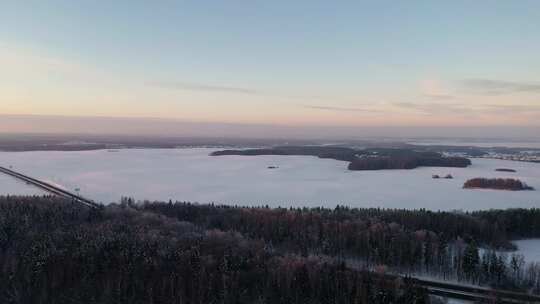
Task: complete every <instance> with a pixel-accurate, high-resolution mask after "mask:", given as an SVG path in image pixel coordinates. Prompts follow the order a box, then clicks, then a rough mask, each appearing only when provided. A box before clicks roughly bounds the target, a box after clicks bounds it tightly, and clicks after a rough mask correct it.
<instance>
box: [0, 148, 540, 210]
mask: <svg viewBox="0 0 540 304" xmlns="http://www.w3.org/2000/svg"><path fill="white" fill-rule="evenodd" d="M214 150H215V149H163V150H159V149H156V150H152V149H140V150H136V149H133V150H119V151H118V152H108V151H105V150H100V151H83V152H19V153H17V152H0V165H2V166H6V167H7V166H13V168H14V170H17V171H20V172H22V173H26V174H28V175H30V176H32V177H36V178H39V179H42V180H45V181H49V182H53V183H55V184H58V185H61V186H63V187H65V188H67V189H71V190H73V189H75V188H80V189H81V194H82V195H84V196H86V197H89V198H91V199H94V200H97V201H101V202H104V203H109V202H113V201H118V200H119V199H120V197H121V196H130V197H134V198H135V199H140V200H143V199H149V200H169V199H172V200H182V201H193V202H200V203H210V202H216V203H224V204H240V205H266V204H268V205H270V206H327V207H334V206H335V205H337V204H341V205H349V206H353V207H387V208H426V209H431V210H453V209H462V210H477V209H489V208H513V207H540V191H538V190H540V164H534V163H524V162H511V161H503V160H489V159H473V160H472V161H473V165H472V166H471V167H469V168H418V169H414V170H384V171H354V172H353V171H348V170H347V164H348V163H347V162H340V161H336V160H331V159H318V158H316V157H310V156H253V157H249V156H220V157H211V156H208V154H209V153H210V152H212V151H214ZM270 165H275V166H279V168H278V169H268V168H267V167H268V166H270ZM501 167H504V168H512V169H516V170H517V171H518V172H517V173H505V172H496V171H495V169H496V168H501ZM448 173H450V174H452V175H453V176H454V179H452V180H446V179H438V180H436V179H432V178H431V176H432V175H433V174H439V175H446V174H448ZM473 177H515V178H519V179H521V180H522V181H525V182H526V183H528V184H529V185H530V186H533V187H535V188H536V189H538V190H537V191H518V192H511V191H496V190H465V189H462V188H461V187H462V185H463V183H464V182H465V180H467V179H469V178H473ZM0 193H4V194H36V193H40V192H39V191H38V190H36V189H34V188H32V187H30V186H28V185H26V184H24V183H21V182H18V181H15V180H13V179H12V178H10V177H7V176H2V175H0Z"/></svg>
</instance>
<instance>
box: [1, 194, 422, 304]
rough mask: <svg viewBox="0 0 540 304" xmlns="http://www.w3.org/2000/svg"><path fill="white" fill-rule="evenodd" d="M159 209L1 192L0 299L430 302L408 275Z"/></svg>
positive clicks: (136, 301)
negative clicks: (282, 248) (285, 247)
mask: <svg viewBox="0 0 540 304" xmlns="http://www.w3.org/2000/svg"><path fill="white" fill-rule="evenodd" d="M156 206H157V207H158V208H155V209H152V208H148V206H146V207H142V208H133V205H132V204H128V203H127V202H124V203H123V204H120V205H110V206H107V207H105V208H103V209H102V210H91V209H87V208H86V207H82V206H80V205H78V204H74V203H71V202H70V201H66V200H62V199H58V198H52V197H27V198H22V197H0V303H111V304H112V303H200V304H203V303H204V304H206V303H231V304H232V303H235V304H236V303H246V304H247V303H250V304H253V303H255V304H256V303H284V304H285V303H306V304H307V303H321V304H322V303H343V304H346V303H381V304H382V303H419V304H421V303H429V298H428V296H427V294H426V290H424V289H422V288H419V287H416V286H414V285H412V283H411V282H410V281H408V280H390V279H387V278H383V277H379V276H376V275H373V274H371V273H367V272H363V271H360V270H355V269H351V268H349V267H347V266H346V265H345V263H344V262H338V261H336V259H335V258H332V257H322V256H319V257H316V256H313V255H309V256H302V255H297V254H295V253H294V251H290V252H279V251H277V250H273V249H272V248H271V243H270V242H268V241H267V240H265V239H264V238H258V237H254V236H255V235H256V234H255V233H249V231H247V232H246V233H242V232H240V231H238V230H236V231H235V230H233V229H230V230H222V229H218V228H209V227H210V226H215V227H218V226H219V225H217V224H215V225H210V224H208V225H206V224H204V225H201V219H200V218H199V219H197V220H196V221H191V220H190V219H189V218H187V219H180V218H179V217H173V216H164V215H161V214H160V212H157V211H158V210H162V209H161V208H169V210H176V211H175V212H178V214H180V213H181V212H182V211H181V210H183V209H184V207H185V206H189V205H185V204H176V205H169V204H158V205H156ZM171 206H172V207H171ZM189 209H190V210H194V209H192V208H191V207H189ZM150 210H153V211H154V212H148V211H150ZM201 210H203V208H201ZM207 210H209V209H207ZM239 211H240V209H239ZM166 213H170V212H166ZM220 220H224V221H226V219H224V218H220V217H218V216H215V217H214V219H209V221H220ZM216 223H217V222H216ZM283 229H289V228H288V226H284V227H283Z"/></svg>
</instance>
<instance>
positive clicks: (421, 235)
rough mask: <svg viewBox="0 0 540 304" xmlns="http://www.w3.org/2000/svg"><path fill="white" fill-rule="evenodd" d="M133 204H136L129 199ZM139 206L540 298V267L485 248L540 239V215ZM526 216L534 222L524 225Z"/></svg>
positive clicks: (283, 248) (276, 241)
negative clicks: (514, 240)
mask: <svg viewBox="0 0 540 304" xmlns="http://www.w3.org/2000/svg"><path fill="white" fill-rule="evenodd" d="M126 203H127V204H130V202H129V200H127V201H126ZM137 208H141V209H142V210H145V211H151V212H154V213H158V214H162V215H166V216H167V217H173V218H176V219H179V220H182V221H183V220H189V221H192V222H194V223H196V224H197V225H200V226H202V227H205V228H206V229H220V230H223V231H237V232H240V233H242V234H244V235H246V236H249V237H250V238H254V239H260V240H263V241H264V243H265V246H267V247H268V248H271V249H272V250H274V251H278V252H294V253H295V254H298V255H301V256H309V255H322V256H331V257H337V258H339V259H341V260H345V261H347V262H349V263H351V264H354V265H356V266H357V267H362V268H368V269H373V268H377V267H381V266H382V267H385V268H387V269H389V270H391V271H394V272H398V273H409V274H411V273H413V274H428V275H433V276H437V277H441V278H444V279H452V280H459V281H464V282H471V283H480V284H483V285H490V286H498V287H506V288H516V289H521V290H529V289H531V288H532V289H534V290H535V291H536V292H540V267H539V265H536V264H529V265H525V264H524V263H521V262H520V263H517V262H516V261H521V260H522V257H521V256H519V255H495V257H496V259H493V256H492V255H483V254H480V249H479V245H481V246H483V247H484V248H505V249H511V248H512V247H513V245H512V244H511V243H510V239H509V237H510V236H512V237H522V236H536V235H540V229H539V227H540V225H539V224H537V223H540V212H539V211H538V210H530V211H527V210H525V209H523V210H510V211H508V212H506V211H485V212H478V213H470V214H468V213H450V212H431V211H426V210H417V211H414V210H413V211H411V210H385V209H351V208H346V207H337V208H335V209H322V208H312V209H308V208H304V209H283V208H281V209H270V208H247V207H230V206H216V205H196V204H191V203H172V202H170V203H146V204H143V205H139V206H137ZM524 214H526V216H527V220H526V221H522V222H521V224H517V223H516V222H517V221H519V219H520V218H523V217H524ZM535 223H536V224H535ZM519 225H522V226H519ZM527 229H528V231H527V232H526V233H525V234H522V233H523V232H525V231H526V230H527ZM484 252H487V253H490V252H491V251H490V250H484ZM509 257H510V258H509ZM486 265H487V266H486ZM525 273H526V274H527V275H525Z"/></svg>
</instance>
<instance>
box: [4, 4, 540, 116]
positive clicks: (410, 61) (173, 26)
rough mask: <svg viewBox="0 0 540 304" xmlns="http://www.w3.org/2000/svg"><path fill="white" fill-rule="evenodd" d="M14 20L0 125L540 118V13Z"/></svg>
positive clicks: (225, 13)
mask: <svg viewBox="0 0 540 304" xmlns="http://www.w3.org/2000/svg"><path fill="white" fill-rule="evenodd" d="M0 20H1V21H0V63H2V65H3V66H4V69H2V71H0V81H1V83H2V84H1V85H0V101H2V100H3V102H2V103H1V104H0V114H24V115H66V116H114V117H116V116H118V117H158V118H168V119H171V118H172V119H179V120H186V121H201V122H233V123H264V124H285V125H336V126H341V125H346V126H355V125H359V126H371V125H373V126H381V125H386V124H392V125H403V126H422V125H427V126H439V125H442V126H453V125H456V126H457V125H460V126H461V125H464V124H471V125H494V124H497V125H499V124H500V125H524V126H530V125H534V126H537V125H538V119H539V118H540V75H539V71H540V56H539V55H538V54H540V2H538V1H369V2H368V1H350V2H349V1H341V2H339V3H336V2H331V1H220V2H206V1H1V2H0ZM2 104H3V106H2Z"/></svg>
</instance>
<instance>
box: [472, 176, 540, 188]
mask: <svg viewBox="0 0 540 304" xmlns="http://www.w3.org/2000/svg"><path fill="white" fill-rule="evenodd" d="M463 188H466V189H473V188H482V189H495V190H511V191H519V190H534V188H533V187H530V186H528V185H527V184H525V183H524V182H522V181H520V180H519V179H514V178H481V177H478V178H473V179H469V180H468V181H466V182H465V184H464V185H463Z"/></svg>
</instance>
